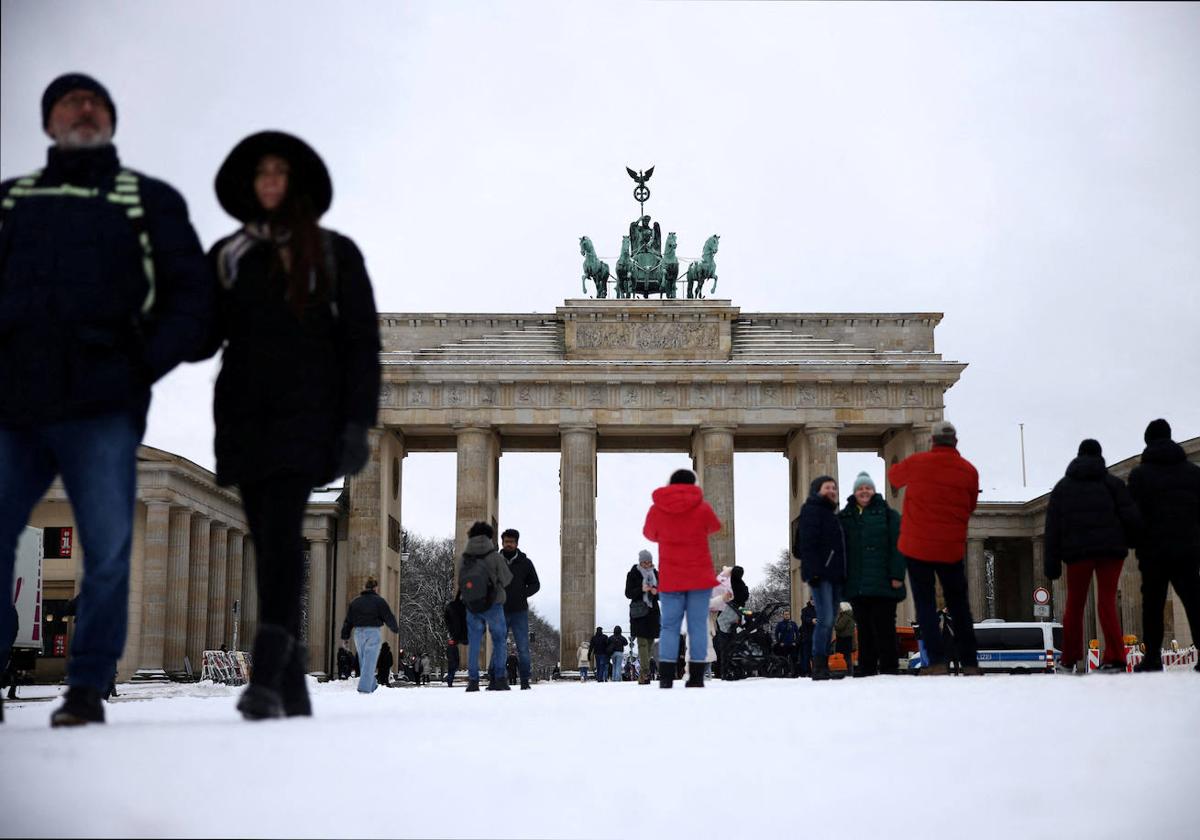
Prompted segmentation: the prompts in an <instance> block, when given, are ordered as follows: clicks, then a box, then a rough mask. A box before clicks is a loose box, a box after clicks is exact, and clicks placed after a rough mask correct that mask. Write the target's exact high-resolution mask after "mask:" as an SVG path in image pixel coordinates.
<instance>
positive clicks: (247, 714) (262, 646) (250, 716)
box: [237, 624, 293, 720]
mask: <svg viewBox="0 0 1200 840" xmlns="http://www.w3.org/2000/svg"><path fill="white" fill-rule="evenodd" d="M292 647H293V644H292V634H291V633H289V632H288V631H287V630H285V629H284V628H282V627H280V626H279V625H278V624H262V625H260V626H259V628H258V635H257V636H255V637H254V655H253V660H252V661H251V664H250V669H251V670H250V685H248V686H246V690H245V691H243V692H242V696H241V697H240V698H239V699H238V704H237V709H238V711H239V712H241V713H242V717H244V718H245V719H246V720H266V719H268V718H279V717H283V695H282V685H283V671H284V668H285V667H286V666H287V664H288V658H289V657H290V656H291V655H292Z"/></svg>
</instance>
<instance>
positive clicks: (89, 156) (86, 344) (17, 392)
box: [0, 146, 213, 425]
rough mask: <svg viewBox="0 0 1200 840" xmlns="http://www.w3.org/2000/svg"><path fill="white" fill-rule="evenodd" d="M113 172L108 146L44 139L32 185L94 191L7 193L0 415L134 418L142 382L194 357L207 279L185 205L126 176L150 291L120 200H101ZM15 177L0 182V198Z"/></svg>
mask: <svg viewBox="0 0 1200 840" xmlns="http://www.w3.org/2000/svg"><path fill="white" fill-rule="evenodd" d="M120 169H121V163H120V160H119V159H118V158H117V152H116V149H115V148H114V147H113V146H103V147H100V148H96V149H75V150H70V151H62V150H59V149H57V148H51V149H50V152H49V156H48V159H47V164H46V168H45V170H44V171H43V172H42V174H41V176H40V177H39V179H38V181H37V183H36V186H37V187H59V186H63V185H68V184H69V185H72V186H74V187H81V188H85V189H92V188H94V189H97V190H99V194H98V195H97V196H95V197H84V198H81V197H75V196H66V195H62V196H47V195H43V196H23V197H14V198H13V201H14V206H13V207H12V208H10V209H6V210H4V211H2V212H3V213H4V223H3V227H2V228H0V423H3V424H11V425H24V424H32V423H38V424H40V423H51V422H55V421H59V420H73V419H79V418H86V417H94V416H96V415H100V414H107V413H110V412H116V411H129V412H132V413H134V414H135V415H136V417H137V419H138V420H139V421H140V422H141V421H144V419H145V414H146V409H147V408H148V407H149V405H150V385H151V383H153V382H154V381H155V380H157V379H159V378H160V377H162V376H163V375H165V374H166V373H167V372H168V371H169V370H171V368H173V367H175V366H176V365H177V364H179V363H180V362H181V361H184V360H187V359H191V358H193V357H195V356H196V355H197V354H198V353H199V352H200V349H201V346H202V345H203V343H204V338H205V335H206V334H207V332H208V330H209V323H210V321H211V318H212V309H213V280H212V275H211V273H210V271H209V267H208V264H207V263H206V262H205V260H204V252H203V251H202V250H201V248H200V242H199V240H198V239H197V238H196V232H195V231H194V230H193V229H192V225H191V222H189V221H188V211H187V205H186V204H185V203H184V201H183V198H182V197H180V195H179V193H177V192H176V191H175V190H174V189H172V188H171V187H170V186H168V185H167V184H165V183H163V182H162V181H158V180H155V179H154V178H148V177H146V176H145V175H140V174H138V176H137V177H138V194H139V195H140V199H141V205H142V209H143V211H144V214H145V215H144V216H143V218H144V219H145V226H146V232H147V233H148V234H149V237H150V244H151V249H152V255H153V262H154V277H155V289H156V291H155V297H154V304H153V307H152V309H151V311H150V313H149V315H148V316H143V315H142V314H141V309H142V305H143V303H144V302H145V300H146V297H147V292H148V291H149V288H150V286H149V281H148V280H147V278H146V272H145V270H144V269H143V266H142V259H143V253H142V248H141V246H140V245H139V243H138V239H137V234H136V233H135V231H134V228H133V224H132V223H131V222H130V220H129V219H128V218H127V217H126V215H125V210H124V208H123V207H122V206H121V205H119V204H116V203H114V202H112V201H110V200H108V198H107V197H106V196H107V194H108V193H110V192H112V191H113V189H114V186H115V183H114V179H115V178H116V176H117V173H118V172H119V171H120ZM14 184H15V181H11V180H10V181H5V182H4V183H3V184H0V197H4V198H7V197H9V194H10V192H11V191H12V189H13V187H14Z"/></svg>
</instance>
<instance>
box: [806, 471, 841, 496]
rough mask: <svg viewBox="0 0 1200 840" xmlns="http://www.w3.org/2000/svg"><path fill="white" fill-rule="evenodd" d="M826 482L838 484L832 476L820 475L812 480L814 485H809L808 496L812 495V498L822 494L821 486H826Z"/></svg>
mask: <svg viewBox="0 0 1200 840" xmlns="http://www.w3.org/2000/svg"><path fill="white" fill-rule="evenodd" d="M826 481H832V482H834V483H835V484H836V483H837V479H836V478H834V477H833V476H831V475H819V476H817V477H816V478H814V479H813V480H812V484H810V485H808V495H810V496H816V495H819V494H820V492H821V485H822V484H824V483H825V482H826Z"/></svg>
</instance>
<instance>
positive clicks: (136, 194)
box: [0, 169, 156, 318]
mask: <svg viewBox="0 0 1200 840" xmlns="http://www.w3.org/2000/svg"><path fill="white" fill-rule="evenodd" d="M41 177H42V170H40V169H39V170H37V171H36V172H33V173H31V174H29V175H26V176H25V177H23V178H18V179H17V181H16V183H14V184H13V185H12V188H11V189H10V190H9V191H8V194H7V195H5V196H4V199H3V200H0V227H3V225H4V219H5V217H6V216H7V215H8V214H9V213H10V212H11V211H12V210H13V208H15V207H16V206H17V202H18V201H19V200H21V199H23V198H37V197H51V198H59V197H66V198H84V199H88V198H100V197H101V196H102V195H103V197H104V199H105V200H106V201H108V202H109V203H110V204H115V205H118V206H120V207H122V208H124V210H125V218H126V219H127V220H128V221H129V226H130V227H131V228H132V229H133V235H134V236H135V237H136V238H137V241H138V245H139V246H140V247H141V249H142V273H143V274H145V276H146V284H147V286H148V288H147V290H146V297H145V299H144V300H143V301H142V306H141V315H142V317H143V318H144V317H146V316H148V315H149V314H150V312H151V310H152V309H153V308H154V300H155V289H156V284H155V278H154V250H153V248H152V246H151V244H150V232H149V231H148V230H147V228H146V210H145V208H144V207H143V206H142V193H141V188H140V186H139V181H138V176H137V174H136V173H134V172H132V171H130V170H128V169H122V170H120V171H119V172H118V173H117V174H116V176H115V178H114V179H113V185H112V188H111V189H110V190H107V191H104V190H101V189H100V188H99V187H77V186H75V185H74V184H59V185H58V186H54V187H39V186H38V185H37V182H38V180H39V179H40V178H41Z"/></svg>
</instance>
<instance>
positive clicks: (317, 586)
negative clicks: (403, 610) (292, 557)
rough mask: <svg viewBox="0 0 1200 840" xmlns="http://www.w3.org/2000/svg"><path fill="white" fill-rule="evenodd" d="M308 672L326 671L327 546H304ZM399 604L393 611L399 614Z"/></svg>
mask: <svg viewBox="0 0 1200 840" xmlns="http://www.w3.org/2000/svg"><path fill="white" fill-rule="evenodd" d="M308 554H309V573H308V586H309V590H308V670H309V671H310V672H315V673H324V672H325V669H326V668H327V667H328V656H329V636H330V634H331V633H332V628H331V627H330V626H329V542H328V541H327V540H312V541H310V542H309V544H308ZM399 609H400V605H399V602H397V603H396V610H397V612H399Z"/></svg>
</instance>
